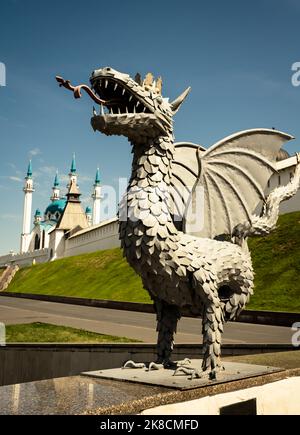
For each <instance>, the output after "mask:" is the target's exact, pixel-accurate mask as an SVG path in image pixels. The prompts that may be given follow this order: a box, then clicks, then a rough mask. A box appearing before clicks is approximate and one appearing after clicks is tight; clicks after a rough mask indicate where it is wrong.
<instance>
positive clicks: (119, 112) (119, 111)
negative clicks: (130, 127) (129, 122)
mask: <svg viewBox="0 0 300 435" xmlns="http://www.w3.org/2000/svg"><path fill="white" fill-rule="evenodd" d="M118 114H119V115H121V110H120V107H118Z"/></svg>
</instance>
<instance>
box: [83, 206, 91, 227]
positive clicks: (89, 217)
mask: <svg viewBox="0 0 300 435" xmlns="http://www.w3.org/2000/svg"><path fill="white" fill-rule="evenodd" d="M85 215H86V219H87V222H88V226H89V227H90V226H91V225H92V209H91V207H89V206H87V207H86V209H85Z"/></svg>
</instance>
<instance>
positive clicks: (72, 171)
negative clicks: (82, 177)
mask: <svg viewBox="0 0 300 435" xmlns="http://www.w3.org/2000/svg"><path fill="white" fill-rule="evenodd" d="M69 177H70V182H69V185H68V186H67V187H68V188H69V187H70V186H71V184H72V181H74V182H75V184H76V185H77V173H76V160H75V153H74V154H73V158H72V163H71V169H70V172H69Z"/></svg>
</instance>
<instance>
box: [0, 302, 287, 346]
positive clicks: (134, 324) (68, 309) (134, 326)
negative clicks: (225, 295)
mask: <svg viewBox="0 0 300 435" xmlns="http://www.w3.org/2000/svg"><path fill="white" fill-rule="evenodd" d="M0 322H3V323H5V324H7V325H9V324H16V323H31V322H47V323H52V324H56V325H65V326H72V327H75V328H83V329H86V330H88V331H94V332H99V333H102V334H110V335H117V336H125V337H129V338H135V339H138V340H141V341H144V342H148V343H151V342H155V341H156V332H155V328H156V322H155V315H154V314H149V313H136V312H133V311H121V310H111V309H108V308H94V307H84V306H79V305H69V304H61V303H56V302H44V301H36V300H30V299H19V298H12V297H6V296H0ZM176 342H177V343H199V342H201V320H200V319H192V318H182V319H181V320H180V322H179V325H178V331H177V335H176ZM223 342H224V343H290V342H291V330H290V328H286V327H280V326H268V325H253V324H248V323H228V324H226V325H225V332H224V335H223Z"/></svg>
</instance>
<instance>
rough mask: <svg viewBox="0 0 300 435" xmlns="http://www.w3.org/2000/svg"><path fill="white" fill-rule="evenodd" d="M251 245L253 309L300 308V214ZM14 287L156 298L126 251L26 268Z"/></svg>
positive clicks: (55, 292)
mask: <svg viewBox="0 0 300 435" xmlns="http://www.w3.org/2000/svg"><path fill="white" fill-rule="evenodd" d="M249 246H250V249H251V252H252V259H253V265H254V269H255V272H256V277H255V285H256V287H255V295H254V296H253V297H252V299H251V302H250V304H249V305H248V308H252V309H263V310H274V311H298V312H300V212H296V213H290V214H287V215H284V216H281V217H280V219H279V222H278V227H277V229H276V231H274V232H273V233H272V234H271V235H269V236H268V237H263V238H261V237H257V238H254V239H251V240H250V243H249ZM9 291H11V292H25V293H37V294H48V295H63V296H77V297H86V298H96V299H113V300H118V301H122V300H123V301H130V302H150V298H149V296H148V294H147V292H146V291H145V290H144V289H143V288H142V284H141V280H140V278H139V277H138V276H137V275H136V274H135V273H134V272H133V270H132V269H131V268H130V267H129V266H128V265H127V263H126V261H125V260H124V258H123V257H122V252H121V251H120V249H112V250H107V251H99V252H95V253H92V254H85V255H80V256H76V257H69V258H65V259H62V260H57V261H54V262H52V263H46V264H41V265H35V266H32V267H30V268H25V269H21V270H20V271H19V272H18V273H17V274H16V276H15V278H14V280H13V281H12V283H11V284H10V286H9Z"/></svg>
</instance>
